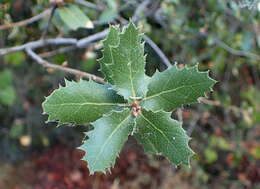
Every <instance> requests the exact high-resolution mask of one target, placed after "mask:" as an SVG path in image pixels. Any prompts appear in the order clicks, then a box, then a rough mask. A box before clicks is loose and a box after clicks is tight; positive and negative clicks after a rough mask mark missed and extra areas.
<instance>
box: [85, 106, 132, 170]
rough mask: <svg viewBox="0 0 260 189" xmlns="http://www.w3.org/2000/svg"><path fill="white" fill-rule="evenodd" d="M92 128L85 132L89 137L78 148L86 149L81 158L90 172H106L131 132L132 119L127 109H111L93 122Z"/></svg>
mask: <svg viewBox="0 0 260 189" xmlns="http://www.w3.org/2000/svg"><path fill="white" fill-rule="evenodd" d="M92 125H93V126H94V130H93V131H90V132H89V133H87V135H88V137H89V139H88V140H86V141H85V142H84V144H83V145H82V146H81V147H80V149H82V150H84V151H87V153H86V155H85V156H84V157H83V160H86V161H87V162H88V167H89V170H90V173H91V174H93V173H94V172H96V171H102V172H106V171H107V170H109V169H110V168H111V167H112V166H113V165H114V164H115V160H116V158H117V156H118V154H119V152H120V151H121V149H122V147H123V145H124V143H125V142H126V140H127V138H128V135H129V134H130V133H131V132H132V130H133V126H134V119H133V117H132V115H131V113H130V110H129V109H125V110H124V111H122V112H115V111H113V112H112V113H111V114H109V115H105V116H103V117H102V118H101V119H99V120H97V121H95V122H94V123H93V124H92Z"/></svg>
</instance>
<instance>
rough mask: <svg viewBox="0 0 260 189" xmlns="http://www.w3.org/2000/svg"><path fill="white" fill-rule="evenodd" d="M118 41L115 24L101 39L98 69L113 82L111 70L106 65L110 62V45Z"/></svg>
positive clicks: (106, 78) (107, 79) (117, 29)
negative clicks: (101, 48)
mask: <svg viewBox="0 0 260 189" xmlns="http://www.w3.org/2000/svg"><path fill="white" fill-rule="evenodd" d="M118 43H119V28H118V27H116V26H110V29H109V33H108V35H107V37H106V38H105V39H104V40H103V44H104V49H103V57H102V58H101V59H100V60H99V62H100V66H101V68H100V70H101V72H102V73H103V74H104V76H105V80H106V81H108V82H109V83H111V84H113V81H112V79H111V71H110V69H109V68H108V67H107V64H112V57H111V47H112V46H117V45H118Z"/></svg>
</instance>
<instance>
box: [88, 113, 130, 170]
mask: <svg viewBox="0 0 260 189" xmlns="http://www.w3.org/2000/svg"><path fill="white" fill-rule="evenodd" d="M130 117H131V114H129V115H128V116H127V117H126V118H125V119H124V120H123V121H121V122H120V123H119V124H118V126H117V127H116V128H115V130H114V131H113V132H112V133H111V134H110V135H109V137H108V138H107V139H106V141H105V143H104V144H103V145H102V146H101V150H100V151H99V153H98V155H97V156H96V160H95V161H94V163H93V167H95V165H96V163H97V160H98V159H99V156H100V155H101V154H102V153H103V151H104V148H105V146H106V145H107V143H108V142H109V140H110V139H111V138H112V137H113V135H114V134H115V133H116V132H117V131H118V130H119V129H120V127H121V125H122V124H123V123H124V122H125V121H126V120H128V119H129V118H130Z"/></svg>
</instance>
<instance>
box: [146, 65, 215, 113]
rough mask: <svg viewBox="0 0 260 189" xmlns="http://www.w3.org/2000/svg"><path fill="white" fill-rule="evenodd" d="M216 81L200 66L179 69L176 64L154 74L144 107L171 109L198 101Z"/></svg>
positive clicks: (149, 108)
mask: <svg viewBox="0 0 260 189" xmlns="http://www.w3.org/2000/svg"><path fill="white" fill-rule="evenodd" d="M215 83H216V81H215V80H213V79H211V78H210V77H209V75H208V72H199V71H198V66H193V67H190V68H188V67H185V68H183V69H178V68H177V66H176V65H175V66H172V67H171V68H169V69H167V70H166V71H164V72H156V73H155V74H154V75H153V77H152V78H151V81H150V84H149V86H148V92H147V96H146V97H145V98H144V99H143V100H144V102H143V107H144V108H145V109H148V110H152V111H158V110H161V109H162V110H164V111H171V110H173V109H176V108H178V107H180V106H181V105H182V104H191V103H195V102H197V99H198V98H199V97H203V96H204V95H205V93H206V92H209V91H211V90H212V86H213V85H214V84H215Z"/></svg>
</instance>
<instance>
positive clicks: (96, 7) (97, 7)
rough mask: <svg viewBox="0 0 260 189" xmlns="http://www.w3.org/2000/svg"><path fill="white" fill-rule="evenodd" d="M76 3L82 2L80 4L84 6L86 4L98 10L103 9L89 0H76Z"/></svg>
mask: <svg viewBox="0 0 260 189" xmlns="http://www.w3.org/2000/svg"><path fill="white" fill-rule="evenodd" d="M75 3H78V4H80V5H83V6H85V7H88V8H91V9H96V10H98V11H101V10H102V8H101V7H99V6H97V5H95V4H94V3H90V2H88V1H85V0H75Z"/></svg>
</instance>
